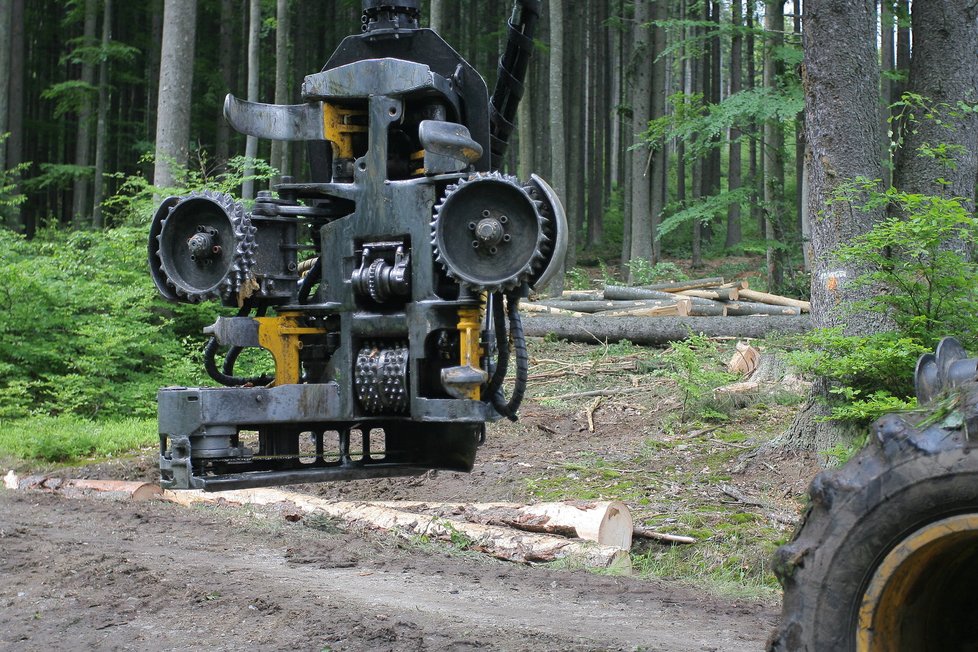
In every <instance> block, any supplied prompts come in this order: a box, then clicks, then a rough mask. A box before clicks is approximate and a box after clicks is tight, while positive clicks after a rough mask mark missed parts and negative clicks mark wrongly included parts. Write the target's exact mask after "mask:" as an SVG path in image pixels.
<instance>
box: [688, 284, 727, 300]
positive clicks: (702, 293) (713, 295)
mask: <svg viewBox="0 0 978 652" xmlns="http://www.w3.org/2000/svg"><path fill="white" fill-rule="evenodd" d="M677 294H681V295H683V296H686V297H697V298H700V299H713V300H714V301H736V300H737V299H738V298H739V295H740V288H720V287H718V288H704V289H702V290H682V291H681V292H677Z"/></svg>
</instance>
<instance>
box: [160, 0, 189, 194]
mask: <svg viewBox="0 0 978 652" xmlns="http://www.w3.org/2000/svg"><path fill="white" fill-rule="evenodd" d="M196 30H197V2H196V1H195V0H165V2H164V3H163V45H162V51H161V54H160V90H159V94H158V98H159V102H158V104H157V110H156V165H155V168H154V171H153V185H155V186H156V187H157V188H167V187H171V186H173V185H174V174H173V167H174V166H177V167H184V166H186V165H187V150H188V143H189V142H190V102H188V101H187V98H188V97H190V94H191V91H192V86H193V75H194V65H193V64H194V56H193V54H194V37H195V35H196Z"/></svg>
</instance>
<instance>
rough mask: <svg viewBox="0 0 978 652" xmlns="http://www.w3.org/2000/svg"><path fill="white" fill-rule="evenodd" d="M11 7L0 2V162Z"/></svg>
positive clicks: (3, 145) (0, 158)
mask: <svg viewBox="0 0 978 652" xmlns="http://www.w3.org/2000/svg"><path fill="white" fill-rule="evenodd" d="M11 9H12V7H11V4H10V3H9V2H0V164H5V163H6V161H7V139H6V134H7V129H8V124H9V123H8V116H9V113H10V107H9V100H10V95H9V93H8V89H9V88H10V72H11V71H10V42H11V32H12V27H13V25H12V24H11V14H12V11H11Z"/></svg>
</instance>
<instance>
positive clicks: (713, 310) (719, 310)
mask: <svg viewBox="0 0 978 652" xmlns="http://www.w3.org/2000/svg"><path fill="white" fill-rule="evenodd" d="M687 298H688V297H687ZM708 301H709V300H708ZM689 316H690V317H726V316H727V306H725V305H724V304H722V303H720V302H719V301H710V303H694V304H693V305H692V306H691V307H690V309H689Z"/></svg>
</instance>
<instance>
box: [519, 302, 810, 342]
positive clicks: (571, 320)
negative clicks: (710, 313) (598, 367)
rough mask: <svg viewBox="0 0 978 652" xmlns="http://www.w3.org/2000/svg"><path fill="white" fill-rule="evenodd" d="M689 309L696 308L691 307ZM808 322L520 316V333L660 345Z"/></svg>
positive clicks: (772, 331) (794, 328) (756, 334)
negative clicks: (698, 336) (694, 335)
mask: <svg viewBox="0 0 978 652" xmlns="http://www.w3.org/2000/svg"><path fill="white" fill-rule="evenodd" d="M693 308H696V306H695V305H694V306H693ZM809 328H811V321H810V320H809V319H808V318H807V317H805V316H804V315H802V316H800V317H775V316H771V317H768V316H760V317H656V318H648V317H604V316H601V315H586V316H583V317H565V316H551V315H524V317H523V330H524V332H525V333H526V334H527V335H528V336H530V337H558V338H560V339H564V340H568V341H571V342H589V343H591V344H594V343H596V342H598V343H600V342H619V341H621V340H628V341H630V342H632V343H634V344H643V345H655V346H658V345H663V344H668V343H669V342H676V341H681V340H685V339H687V338H688V337H689V334H690V333H691V332H692V333H701V334H703V335H705V336H707V337H738V338H763V337H767V336H769V335H785V334H795V333H803V332H805V331H807V330H808V329H809Z"/></svg>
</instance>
